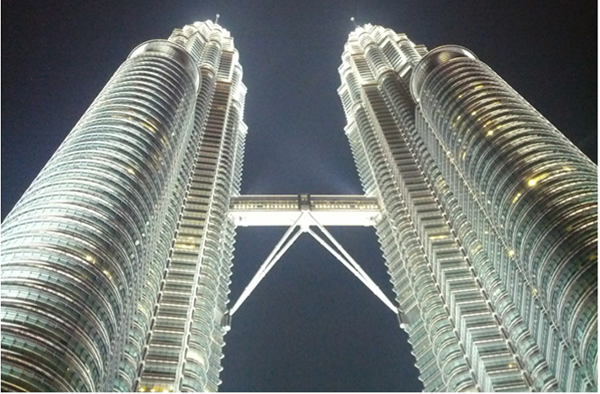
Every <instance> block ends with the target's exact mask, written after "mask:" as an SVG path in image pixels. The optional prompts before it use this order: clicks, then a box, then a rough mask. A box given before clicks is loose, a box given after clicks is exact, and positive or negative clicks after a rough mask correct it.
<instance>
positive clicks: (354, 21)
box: [350, 17, 358, 29]
mask: <svg viewBox="0 0 600 394" xmlns="http://www.w3.org/2000/svg"><path fill="white" fill-rule="evenodd" d="M350 20H351V21H352V23H353V24H354V28H355V29H356V28H357V27H358V25H357V24H356V20H355V19H354V17H351V18H350Z"/></svg>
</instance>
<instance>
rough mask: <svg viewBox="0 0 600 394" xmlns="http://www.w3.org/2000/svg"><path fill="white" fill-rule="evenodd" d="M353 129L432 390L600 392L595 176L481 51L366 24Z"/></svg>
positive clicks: (351, 96) (349, 49) (346, 80)
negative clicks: (419, 40)
mask: <svg viewBox="0 0 600 394" xmlns="http://www.w3.org/2000/svg"><path fill="white" fill-rule="evenodd" d="M342 60H343V64H342V66H341V67H340V69H339V71H340V75H341V80H342V85H341V87H340V88H339V95H340V97H341V100H342V103H343V106H344V110H345V112H346V117H347V121H348V125H347V127H346V133H347V135H348V138H349V140H350V145H351V147H352V152H353V154H354V158H355V161H356V165H357V167H358V171H359V174H360V177H361V181H362V184H363V187H364V190H365V193H366V194H367V195H368V196H374V197H377V198H378V199H379V201H380V205H381V211H382V212H381V213H382V215H381V218H380V221H379V222H378V223H377V225H376V228H377V232H378V235H379V239H380V243H381V245H382V249H383V252H384V256H385V258H386V261H387V265H388V269H389V272H390V275H391V278H392V283H393V286H394V290H395V292H396V294H397V301H398V303H399V305H400V307H399V309H400V313H399V317H400V321H401V326H402V327H403V328H404V329H405V330H406V331H407V332H408V333H409V336H410V341H411V343H412V345H413V351H414V354H415V357H416V360H417V366H418V368H419V369H420V371H421V380H422V381H423V383H424V385H425V390H426V391H464V390H483V391H504V390H517V391H526V390H541V391H549V390H561V391H581V390H590V389H595V388H596V387H597V362H598V356H597V317H598V311H597V306H596V297H597V254H596V248H597V225H596V221H597V169H596V166H595V165H594V164H593V163H592V162H591V161H590V160H589V159H588V158H587V157H585V156H584V155H583V154H582V153H581V152H580V151H579V150H578V149H577V148H576V147H575V146H574V145H573V144H571V143H570V142H569V141H568V140H567V139H566V138H565V137H564V136H563V135H562V134H561V133H560V132H559V131H558V130H556V129H555V128H554V127H553V126H552V125H551V124H550V123H549V122H548V121H547V120H546V119H544V118H543V117H542V116H541V115H540V114H539V113H538V112H536V111H535V110H534V109H533V108H532V107H531V106H530V105H529V104H528V103H527V102H526V101H525V100H524V99H523V98H522V97H520V96H519V95H518V94H517V93H516V92H515V91H514V90H512V89H511V88H510V86H508V85H507V84H506V82H504V81H503V80H502V79H501V78H500V77H498V75H496V74H495V73H494V72H493V71H492V70H491V69H490V68H489V67H488V66H486V65H485V64H484V63H482V62H481V61H479V60H478V59H477V58H476V57H475V56H474V55H473V54H472V53H471V52H470V51H468V50H467V49H465V48H462V47H458V46H443V47H439V48H436V49H434V50H432V51H431V52H428V51H427V50H426V49H425V48H424V47H423V46H417V45H414V44H413V43H412V42H411V41H410V40H409V39H408V38H407V37H406V35H404V34H396V33H395V32H393V31H391V30H389V29H384V28H382V27H379V26H372V25H368V24H367V25H365V26H363V27H359V28H357V29H356V30H355V31H353V32H352V33H351V34H350V36H349V40H348V43H347V44H346V47H345V51H344V54H343V56H342Z"/></svg>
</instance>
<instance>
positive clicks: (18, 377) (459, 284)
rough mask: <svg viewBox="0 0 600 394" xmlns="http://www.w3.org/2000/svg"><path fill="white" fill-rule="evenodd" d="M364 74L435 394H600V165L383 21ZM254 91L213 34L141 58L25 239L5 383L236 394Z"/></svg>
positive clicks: (345, 84)
mask: <svg viewBox="0 0 600 394" xmlns="http://www.w3.org/2000/svg"><path fill="white" fill-rule="evenodd" d="M343 61H344V64H343V65H342V67H341V69H340V73H341V75H342V87H341V88H340V96H341V97H342V101H343V104H344V109H345V111H346V114H347V117H348V127H347V129H346V132H347V134H348V137H349V139H350V143H351V147H352V150H353V153H354V155H355V158H356V162H357V165H358V169H359V173H360V176H361V180H362V181H363V185H364V187H365V193H366V194H367V198H366V199H364V201H363V203H364V206H365V207H368V210H372V209H373V205H374V203H373V201H378V204H377V205H378V206H379V207H380V208H381V209H380V214H379V216H378V217H377V219H376V222H377V224H376V227H377V231H378V234H379V237H380V240H381V244H382V247H383V251H384V255H385V257H386V259H387V262H388V268H389V271H390V275H391V278H392V282H393V285H394V288H395V290H396V293H397V301H398V304H399V306H400V308H399V309H400V312H399V320H400V325H401V327H402V328H403V329H405V330H406V331H407V332H408V333H409V334H410V338H411V343H412V344H413V347H414V353H415V357H416V359H417V365H418V367H419V368H420V370H421V379H422V380H423V382H424V384H425V388H426V390H469V389H480V390H515V389H516V390H526V389H528V388H533V389H538V390H551V389H563V390H566V389H571V390H574V389H593V388H595V387H596V379H597V378H596V376H597V371H596V370H595V369H594V368H595V363H596V361H597V356H596V351H597V350H596V349H597V345H596V344H597V339H596V326H595V323H596V321H597V310H596V308H595V306H594V305H591V304H590V302H591V301H594V300H595V292H596V286H597V279H596V276H595V275H596V272H595V264H596V262H595V259H596V257H595V255H593V251H592V249H594V248H593V246H594V245H595V244H594V242H595V241H594V239H595V236H596V229H595V217H594V214H595V210H594V209H595V208H594V207H595V206H594V204H595V193H596V189H597V185H596V181H595V167H594V166H593V165H592V164H591V163H590V162H589V160H587V159H586V158H584V157H583V156H582V155H581V154H580V153H579V152H578V151H577V149H576V148H574V147H573V146H572V145H570V143H569V142H568V141H567V140H566V139H564V137H562V136H561V135H560V133H558V132H557V131H556V130H554V129H553V128H552V126H551V125H549V124H548V123H547V121H545V120H544V119H543V118H541V117H540V116H539V115H538V114H537V113H536V112H535V111H534V110H533V109H532V108H531V107H530V106H529V105H528V104H527V103H525V102H524V100H522V99H521V98H520V97H519V96H518V95H516V93H514V92H513V91H512V90H510V88H509V87H507V86H506V84H505V83H503V82H502V81H501V80H500V79H499V78H498V77H497V76H495V74H493V72H491V71H490V70H489V69H488V68H487V67H486V66H485V65H483V63H481V62H479V61H478V60H476V58H475V57H474V55H472V54H471V53H470V52H468V51H467V50H465V49H463V48H460V47H446V48H441V49H438V50H434V51H431V52H430V53H427V51H426V49H425V48H424V47H421V46H414V45H413V44H412V43H411V42H410V41H409V40H408V39H407V38H406V36H404V35H398V34H395V33H393V32H391V31H390V30H385V29H383V28H381V27H373V26H370V25H366V26H364V27H361V28H357V30H356V31H354V32H353V33H352V34H351V35H350V40H349V43H348V45H347V48H346V52H345V53H344V55H343ZM411 89H412V94H411ZM454 89H458V90H460V91H454ZM244 95H245V88H244V86H243V85H242V83H241V67H240V65H239V63H238V55H237V52H236V51H235V49H234V48H233V43H232V38H231V37H230V35H229V33H228V32H227V31H226V30H224V29H222V28H221V27H220V26H218V25H216V24H214V23H212V22H210V21H209V22H204V23H195V24H193V25H190V26H186V27H184V28H183V29H182V30H175V31H174V32H173V34H172V35H171V37H170V38H169V39H168V40H155V41H150V42H148V43H145V44H142V45H141V46H139V47H138V48H136V49H135V50H134V51H133V52H132V53H131V55H130V56H129V58H128V60H127V61H126V62H125V63H124V64H123V66H122V67H121V68H120V69H119V70H118V71H117V73H116V74H115V76H114V77H113V78H112V79H111V81H109V83H108V85H107V86H106V88H105V89H104V90H103V91H102V92H101V93H100V95H99V97H98V98H97V99H96V101H95V102H94V103H93V104H92V106H91V107H90V109H89V110H88V111H87V112H86V114H84V116H83V118H82V119H81V121H80V122H79V123H78V124H77V125H76V126H75V128H74V129H73V131H72V132H71V134H70V135H69V136H68V137H67V140H66V141H65V142H64V144H63V145H62V146H61V147H60V148H59V150H58V151H57V153H56V154H55V155H54V156H53V158H52V159H51V160H50V162H49V163H48V165H47V166H46V167H45V168H44V170H43V171H42V172H41V173H40V175H39V176H38V178H37V179H36V180H35V181H34V183H33V184H32V186H31V187H30V188H29V189H28V191H27V192H26V194H25V195H24V196H23V198H22V199H21V200H20V201H19V203H18V204H17V206H16V207H15V209H14V210H13V212H11V214H10V215H9V216H8V217H7V219H6V221H5V222H4V223H3V237H2V238H3V239H2V323H3V330H2V347H3V353H2V358H3V359H2V385H3V389H7V390H17V389H28V390H42V391H44V390H57V389H58V390H64V391H70V390H77V391H84V390H106V391H112V390H116V391H129V390H136V391H152V392H154V391H200V390H216V389H217V386H218V383H219V378H218V372H219V369H220V358H221V347H222V344H223V334H224V332H225V330H226V326H227V323H226V320H227V319H226V317H227V293H228V284H229V274H230V268H231V259H232V253H233V239H234V228H235V225H236V222H235V218H234V217H233V216H232V215H231V213H233V212H235V209H237V207H238V206H240V205H244V204H245V205H248V206H251V205H252V204H253V203H255V202H256V201H257V200H255V199H252V198H249V199H244V198H238V199H235V200H234V199H233V198H232V197H235V196H236V195H237V194H239V183H240V175H241V165H242V155H243V146H244V137H245V133H246V127H245V125H244V124H243V122H242V117H243V103H244ZM450 122H452V125H450V124H451V123H450ZM477 133H479V134H477ZM523 140H525V141H523ZM522 143H523V144H522ZM553 193H554V194H553ZM265 200H268V201H269V202H270V203H269V204H264V205H261V209H265V210H270V209H275V210H276V211H275V212H277V213H276V215H274V216H281V212H280V211H277V210H281V206H282V205H285V206H286V207H288V206H292V208H291V209H290V210H293V209H295V208H298V207H299V208H300V209H301V211H302V212H304V211H305V209H308V210H309V209H310V208H311V207H310V205H311V204H313V205H315V206H316V205H318V204H317V202H318V203H319V204H321V205H327V206H330V205H335V204H336V202H337V201H339V200H336V199H335V198H326V199H321V200H319V199H310V198H308V196H306V198H305V197H304V196H301V197H300V198H299V201H298V205H294V204H295V202H294V196H291V197H290V196H284V197H278V198H274V199H265ZM342 200H343V201H344V202H343V204H344V205H348V204H354V202H355V201H357V199H354V200H353V199H345V200H344V199H342ZM236 201H237V203H235V202H236ZM290 201H292V202H291V203H290ZM488 201H489V202H488ZM486 204H487V205H489V207H488V206H487V205H486ZM267 205H268V206H267ZM306 207H308V208H306ZM312 208H315V207H314V206H313V207H312ZM286 209H287V208H286ZM272 212H273V211H270V212H269V213H272ZM271 216H273V215H271ZM345 219H347V218H345ZM368 219H369V220H370V216H369V218H368ZM510 220H513V221H514V223H513V222H511V221H510ZM259 221H260V220H259ZM265 221H266V220H265ZM347 221H348V220H347ZM349 221H351V220H349ZM263 225H264V224H263ZM504 226H506V229H505V228H504ZM519 234H520V235H519ZM544 274H545V275H547V276H549V277H548V278H547V277H542V276H543V275H544ZM561 281H562V282H561ZM586 281H587V282H586ZM548 283H552V285H549V284H548ZM578 291H579V292H583V294H578V293H577V292H578ZM592 304H593V302H592ZM223 322H225V323H224V324H223ZM578 344H579V345H578Z"/></svg>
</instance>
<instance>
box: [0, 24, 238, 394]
mask: <svg viewBox="0 0 600 394" xmlns="http://www.w3.org/2000/svg"><path fill="white" fill-rule="evenodd" d="M245 92H246V89H245V87H244V86H243V84H242V83H241V67H240V65H239V62H238V55H237V52H236V51H235V49H234V48H233V42H232V39H231V37H230V35H229V33H228V32H227V31H226V30H224V29H222V28H221V27H220V26H218V25H215V24H213V23H212V22H210V21H208V22H203V23H200V22H197V23H195V24H194V25H190V26H186V27H184V28H183V29H182V30H175V32H174V33H173V35H172V36H171V37H170V38H169V39H168V40H154V41H149V42H147V43H144V44H142V45H140V46H139V47H137V48H136V49H135V50H134V51H133V52H132V53H131V55H130V56H129V58H128V59H127V60H126V61H125V63H124V64H123V65H122V66H121V67H120V68H119V69H118V70H117V72H116V73H115V75H114V76H113V77H112V78H111V80H110V81H109V82H108V84H107V85H106V87H105V88H104V89H103V90H102V92H101V93H100V94H99V96H98V97H97V98H96V100H95V101H94V102H93V103H92V105H91V106H90V108H89V109H88V110H87V111H86V113H85V114H84V115H83V117H82V118H81V120H80V121H79V122H78V123H77V125H76V126H75V127H74V129H73V130H72V131H71V133H70V134H69V135H68V136H67V138H66V139H65V141H64V142H63V144H62V145H61V146H60V147H59V148H58V150H57V151H56V153H55V154H54V155H53V156H52V158H51V159H50V161H49V162H48V163H47V164H46V166H45V167H44V169H43V170H42V171H41V172H40V174H39V175H38V176H37V178H36V179H35V180H34V182H33V183H32V185H31V186H30V187H29V189H28V190H27V191H26V192H25V194H24V195H23V197H22V198H21V199H20V200H19V202H18V203H17V204H16V206H15V208H14V209H13V210H12V212H11V213H10V214H9V215H8V216H7V218H6V220H5V221H4V223H3V224H2V282H1V283H2V290H1V291H2V389H3V391H4V390H6V391H57V390H58V391H112V390H117V391H132V390H138V389H139V390H142V391H143V390H144V389H143V387H144V386H142V385H144V384H145V385H147V386H148V387H149V390H148V391H156V390H158V389H160V390H161V391H164V390H167V391H180V390H192V391H200V390H202V391H204V390H216V388H217V385H218V383H219V379H218V372H219V370H220V358H221V346H222V345H223V341H222V336H223V333H222V331H221V330H220V321H221V318H220V314H222V313H223V312H224V310H225V304H226V303H227V294H228V285H229V273H230V266H231V254H232V249H233V223H231V222H230V221H229V220H228V219H227V217H226V216H225V212H226V210H227V207H228V200H229V197H230V195H232V194H237V193H238V190H239V183H240V176H241V165H242V155H243V145H244V138H245V134H246V126H245V125H244V123H243V121H242V116H243V104H244V96H245Z"/></svg>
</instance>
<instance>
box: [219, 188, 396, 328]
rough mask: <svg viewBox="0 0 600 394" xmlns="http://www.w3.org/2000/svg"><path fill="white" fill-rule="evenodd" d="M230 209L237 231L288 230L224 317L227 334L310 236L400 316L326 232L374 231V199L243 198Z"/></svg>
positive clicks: (233, 200) (376, 209)
mask: <svg viewBox="0 0 600 394" xmlns="http://www.w3.org/2000/svg"><path fill="white" fill-rule="evenodd" d="M229 208H230V209H229V214H230V215H231V217H232V218H233V220H234V222H235V224H236V226H241V227H246V226H286V227H288V229H287V231H286V232H285V234H283V237H282V238H281V239H280V240H279V242H278V243H277V244H276V245H275V247H274V248H273V250H272V251H271V253H270V254H269V256H267V258H266V259H265V261H264V262H263V264H262V265H261V266H260V268H259V269H258V271H257V272H256V274H255V275H254V277H253V278H252V279H251V280H250V283H249V284H248V286H246V288H245V289H244V291H243V292H242V294H241V295H240V298H239V299H238V300H237V301H236V302H235V303H234V304H233V307H232V308H231V310H230V311H229V313H228V314H227V315H225V316H224V321H223V326H224V327H225V328H226V329H228V328H229V325H230V319H231V316H232V315H233V314H234V313H235V312H236V311H237V310H238V309H239V307H240V306H241V305H242V303H243V302H244V301H245V300H246V299H247V298H248V296H250V294H251V293H252V291H253V290H254V289H255V288H256V286H258V284H259V283H260V281H261V280H262V279H263V278H264V277H265V276H266V275H267V273H268V272H269V271H270V270H271V269H272V268H273V266H275V263H277V261H279V259H281V257H282V256H283V255H284V254H285V252H286V251H287V250H288V249H289V248H290V246H292V245H293V244H294V242H295V241H296V240H297V239H298V237H300V235H302V234H304V233H307V234H309V235H310V236H312V237H313V238H314V239H315V240H316V241H317V242H318V243H319V244H321V246H323V247H324V248H325V249H326V250H327V251H328V252H329V253H331V254H332V255H333V256H334V257H335V258H336V259H338V260H339V261H340V262H341V263H342V264H343V265H344V267H346V268H347V269H348V270H349V271H350V272H352V273H353V274H354V276H356V278H358V279H359V280H360V281H361V282H362V283H363V284H364V285H365V286H367V287H368V288H369V290H371V292H373V294H374V295H375V296H376V297H378V298H379V299H380V300H381V301H382V302H383V303H384V304H385V305H386V306H387V307H388V308H389V309H390V310H391V311H392V312H394V313H395V314H398V308H397V307H396V306H395V305H394V304H393V303H392V301H390V300H389V299H388V298H387V297H386V296H385V294H384V293H383V292H382V291H381V289H380V288H379V286H377V285H376V284H375V282H373V280H372V279H371V278H370V277H369V276H368V275H367V273H366V272H365V271H364V270H363V269H362V268H361V267H360V265H358V263H357V262H356V261H355V260H354V259H353V258H352V256H350V254H349V253H348V252H347V251H346V250H345V249H344V248H343V247H342V245H340V243H339V242H337V241H336V239H335V238H334V237H333V235H331V233H330V232H329V231H328V230H327V229H326V228H325V227H326V226H373V225H375V223H376V222H377V220H378V218H379V215H380V208H379V203H378V201H377V199H376V198H373V197H366V196H354V195H310V194H298V195H294V194H284V195H246V196H238V197H232V198H231V204H230V207H229Z"/></svg>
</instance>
